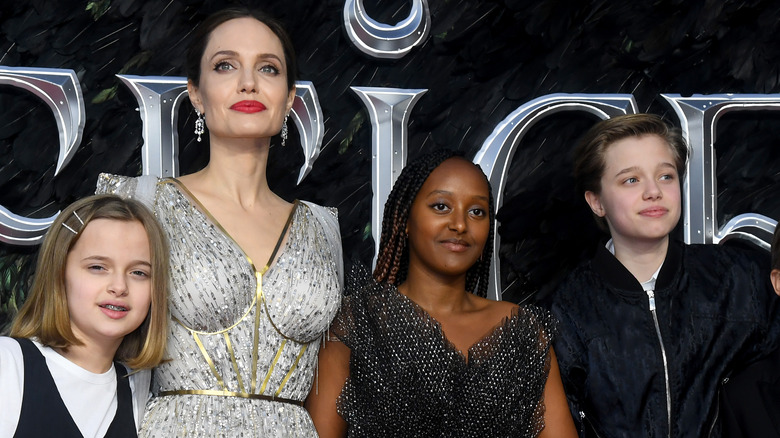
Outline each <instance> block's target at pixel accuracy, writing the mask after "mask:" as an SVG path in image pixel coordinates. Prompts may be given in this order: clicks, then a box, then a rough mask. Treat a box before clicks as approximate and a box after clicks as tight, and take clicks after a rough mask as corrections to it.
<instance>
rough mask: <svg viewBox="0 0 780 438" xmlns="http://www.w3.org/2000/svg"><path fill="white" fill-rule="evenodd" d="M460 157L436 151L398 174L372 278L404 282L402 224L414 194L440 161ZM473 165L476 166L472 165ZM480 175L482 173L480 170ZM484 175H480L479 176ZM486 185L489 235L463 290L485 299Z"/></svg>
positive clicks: (489, 245)
mask: <svg viewBox="0 0 780 438" xmlns="http://www.w3.org/2000/svg"><path fill="white" fill-rule="evenodd" d="M453 157H461V158H463V154H462V153H460V152H456V151H453V150H450V149H441V150H436V151H433V152H431V153H428V154H426V155H423V156H422V157H420V158H418V159H415V160H414V161H413V162H412V163H410V164H408V165H407V166H406V167H404V169H403V170H402V171H401V174H400V175H399V176H398V179H397V180H396V182H395V184H394V185H393V190H392V191H391V192H390V195H389V196H388V197H387V202H386V203H385V211H384V215H383V216H382V236H381V238H380V240H379V256H378V257H377V261H376V268H374V279H375V280H376V281H378V282H386V283H389V284H393V285H399V284H401V283H403V282H404V281H405V280H406V275H407V273H408V271H409V248H408V245H407V236H406V223H407V221H408V219H409V212H410V211H411V209H412V203H414V199H415V198H416V197H417V193H418V192H419V191H420V188H422V186H423V184H425V180H427V179H428V176H429V175H430V174H431V172H433V170H434V169H436V168H437V167H439V165H440V164H441V163H443V162H444V161H446V160H448V159H450V158H453ZM475 166H476V165H475ZM477 168H478V169H479V167H477ZM480 173H482V170H481V169H480ZM483 176H484V173H483ZM485 182H487V185H488V193H489V201H488V217H489V220H490V232H489V233H488V238H487V241H486V242H485V247H484V248H483V249H482V256H480V258H479V260H478V261H477V262H476V263H475V264H474V265H473V266H472V267H471V268H469V270H468V272H467V273H466V290H467V291H469V292H473V293H475V294H476V295H479V296H481V297H485V296H487V287H488V280H489V276H490V261H491V257H492V256H493V236H494V232H495V230H494V222H495V207H494V205H493V189H492V188H491V187H490V181H488V180H487V177H485Z"/></svg>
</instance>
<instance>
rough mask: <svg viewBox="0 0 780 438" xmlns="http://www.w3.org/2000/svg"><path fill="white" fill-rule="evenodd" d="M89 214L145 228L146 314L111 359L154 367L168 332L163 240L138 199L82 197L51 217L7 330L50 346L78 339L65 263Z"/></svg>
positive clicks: (165, 246)
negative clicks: (29, 283) (147, 262)
mask: <svg viewBox="0 0 780 438" xmlns="http://www.w3.org/2000/svg"><path fill="white" fill-rule="evenodd" d="M76 215H78V217H77V216H76ZM79 219H80V220H79ZM95 219H111V220H118V221H128V222H129V221H137V222H139V223H141V225H143V227H144V229H145V230H146V235H147V237H148V239H149V249H150V253H151V265H152V266H151V277H152V278H151V280H152V287H151V289H152V290H151V304H150V308H149V313H148V314H147V315H146V318H145V319H144V321H143V323H141V325H140V326H139V327H138V328H137V329H135V330H134V331H133V332H131V333H129V334H127V335H126V336H125V337H124V339H122V343H121V344H120V346H119V349H118V350H117V351H116V354H115V355H114V358H115V359H116V360H119V361H122V362H124V363H125V364H126V365H127V366H129V367H130V368H134V369H142V368H152V367H154V366H157V365H158V364H159V363H160V362H161V361H162V359H163V354H164V353H165V342H166V338H167V335H168V244H167V241H166V239H165V235H164V234H163V231H162V229H161V228H160V225H159V224H158V223H157V220H156V219H155V217H154V215H153V214H152V213H151V212H150V211H149V210H148V209H147V208H146V207H145V206H144V205H143V204H141V203H140V202H138V201H135V200H132V199H122V198H120V197H118V196H116V195H93V196H88V197H86V198H83V199H81V200H78V201H76V202H74V203H73V204H71V205H69V206H68V207H67V208H65V210H63V211H62V213H60V214H59V216H57V219H56V220H55V221H54V223H53V224H52V225H51V227H50V228H49V231H48V232H47V233H46V237H45V238H44V240H43V245H42V246H41V249H40V252H39V253H38V263H37V265H36V271H35V278H34V279H33V284H32V289H31V291H30V294H29V295H28V297H27V299H26V300H25V302H24V305H22V308H21V309H20V310H19V314H18V315H16V318H15V319H14V321H13V324H12V325H11V333H10V334H11V336H14V337H22V338H37V339H38V341H39V342H40V343H42V344H44V345H47V346H49V347H53V348H63V349H66V348H68V346H70V345H82V344H83V343H82V342H81V341H80V340H79V339H78V338H77V337H76V336H75V335H74V334H73V331H72V330H71V323H70V313H69V312H68V301H67V294H66V290H65V265H66V261H67V258H68V253H70V251H71V249H72V248H73V246H74V245H75V244H76V242H78V240H79V237H81V230H83V229H84V228H85V227H87V225H89V223H90V222H91V221H93V220H95ZM81 221H83V222H84V224H83V225H82V224H81ZM71 230H73V231H75V232H76V233H74V232H73V231H71Z"/></svg>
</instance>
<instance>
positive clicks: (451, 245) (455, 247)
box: [442, 239, 471, 252]
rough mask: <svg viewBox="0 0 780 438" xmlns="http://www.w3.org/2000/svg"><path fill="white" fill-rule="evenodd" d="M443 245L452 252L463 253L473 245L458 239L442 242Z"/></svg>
mask: <svg viewBox="0 0 780 438" xmlns="http://www.w3.org/2000/svg"><path fill="white" fill-rule="evenodd" d="M442 244H443V245H444V246H445V247H446V248H448V249H449V250H450V251H455V252H462V251H465V250H467V249H468V248H469V247H470V246H471V245H470V244H468V243H467V242H464V241H462V240H457V239H449V240H445V241H443V242H442Z"/></svg>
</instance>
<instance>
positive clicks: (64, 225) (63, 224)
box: [62, 222, 79, 236]
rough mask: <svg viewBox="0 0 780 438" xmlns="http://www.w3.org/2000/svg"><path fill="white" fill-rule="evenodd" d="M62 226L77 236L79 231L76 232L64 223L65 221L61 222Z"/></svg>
mask: <svg viewBox="0 0 780 438" xmlns="http://www.w3.org/2000/svg"><path fill="white" fill-rule="evenodd" d="M62 226H63V227H65V228H67V229H68V231H70V232H71V233H73V234H75V235H77V236H78V234H79V233H77V232H76V230H74V229H73V228H71V227H69V226H68V224H66V223H65V222H63V223H62Z"/></svg>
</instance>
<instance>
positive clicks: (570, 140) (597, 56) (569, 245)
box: [0, 0, 780, 326]
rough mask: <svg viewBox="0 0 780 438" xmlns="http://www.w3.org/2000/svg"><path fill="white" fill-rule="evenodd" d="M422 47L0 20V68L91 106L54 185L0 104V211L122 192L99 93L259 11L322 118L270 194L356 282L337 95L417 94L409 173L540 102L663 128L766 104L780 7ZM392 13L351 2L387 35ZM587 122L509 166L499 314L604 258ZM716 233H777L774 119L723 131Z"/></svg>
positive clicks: (360, 186) (113, 90)
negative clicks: (101, 181)
mask: <svg viewBox="0 0 780 438" xmlns="http://www.w3.org/2000/svg"><path fill="white" fill-rule="evenodd" d="M429 1H430V10H431V21H432V29H431V32H430V36H429V38H428V39H427V41H426V42H425V44H424V45H423V46H422V47H419V48H416V49H414V50H413V51H412V52H411V53H410V54H409V55H407V56H406V57H404V58H402V59H400V60H397V61H389V60H377V59H372V58H369V57H367V56H365V55H362V54H361V53H360V52H358V51H357V50H356V49H355V48H354V47H353V46H352V44H351V42H350V41H349V39H348V38H347V37H346V35H345V33H344V30H343V28H342V23H341V21H342V8H343V6H344V5H343V0H286V1H279V0H271V1H265V2H251V1H244V2H230V1H214V0H206V1H195V0H167V1H141V0H98V1H90V2H85V1H73V0H59V1H51V0H46V1H44V0H37V1H36V0H27V1H23V2H11V1H4V2H2V5H0V36H2V38H0V64H2V65H7V66H25V67H49V68H67V69H73V70H74V71H76V73H77V74H78V77H79V80H80V83H81V87H82V91H83V94H84V98H85V101H86V112H87V121H86V126H85V129H84V136H83V141H82V143H81V145H80V146H79V149H78V152H77V153H76V156H75V158H74V159H73V160H72V161H71V163H70V164H69V165H68V166H67V167H65V168H64V169H63V170H62V172H61V173H60V174H59V175H58V176H57V177H54V176H53V174H54V166H55V164H56V157H57V149H58V146H57V145H58V140H57V131H56V125H55V123H54V119H53V117H52V116H51V114H50V113H49V110H48V108H47V107H46V106H45V105H44V104H43V103H42V102H41V101H39V100H38V99H37V98H36V97H34V96H32V95H31V94H29V93H27V92H25V91H21V90H17V89H14V88H12V87H8V86H0V205H3V206H5V207H6V208H8V209H10V210H11V211H13V212H14V213H17V214H22V215H26V216H31V217H45V216H49V215H51V214H52V213H53V212H56V211H57V210H58V209H60V208H62V207H64V206H66V205H67V204H69V203H70V202H72V201H74V200H75V199H77V198H79V197H81V196H84V195H88V194H90V193H92V192H93V190H94V185H95V180H96V177H97V175H98V173H99V172H112V173H118V174H125V175H137V174H139V172H140V169H141V155H140V150H141V145H142V138H141V123H140V119H139V117H138V113H137V110H136V107H137V104H136V102H135V99H134V98H133V97H132V95H131V94H130V93H129V91H127V90H126V89H125V88H124V87H123V86H122V85H120V84H119V81H118V80H117V79H116V77H115V76H114V75H115V74H119V73H126V74H136V75H173V76H180V75H183V69H182V67H181V66H182V64H183V59H184V47H185V46H186V43H187V40H188V36H189V33H190V32H191V30H192V29H193V27H194V26H195V25H196V24H197V23H198V22H200V21H201V20H202V19H203V17H205V16H206V15H208V14H209V13H210V12H213V11H215V10H217V9H220V8H222V7H225V6H226V5H229V4H248V5H250V6H256V7H261V8H263V9H265V10H266V11H267V12H269V13H271V14H272V15H274V16H276V17H278V18H279V19H281V20H282V21H283V22H284V23H285V24H286V25H287V28H288V30H289V32H290V34H291V36H292V39H293V41H294V43H295V46H296V50H297V52H298V59H299V66H300V67H299V72H300V78H301V79H302V80H308V81H312V82H314V84H315V86H316V88H317V93H318V94H319V97H320V104H321V106H322V110H323V112H324V115H325V119H326V120H325V128H326V133H325V139H324V141H323V150H322V153H321V155H320V157H319V159H318V160H317V161H316V162H315V164H314V167H313V170H312V172H311V173H310V174H309V176H308V177H307V178H306V179H305V180H304V181H303V182H302V183H301V184H300V185H299V186H296V185H295V179H296V176H297V172H298V168H299V166H300V165H301V163H302V162H303V155H302V153H301V152H300V150H299V149H297V148H296V147H295V146H296V142H297V136H296V135H292V140H293V141H292V147H291V146H290V145H289V144H288V146H287V147H286V148H284V149H281V148H274V149H272V157H271V164H270V169H269V174H270V177H269V179H270V181H272V182H273V183H274V185H275V186H274V187H275V189H276V190H277V191H278V192H279V193H280V194H281V195H282V196H284V197H286V198H288V199H292V198H296V197H297V198H301V199H309V200H312V201H315V202H318V203H321V204H325V205H330V206H336V207H338V208H339V211H340V217H341V230H342V233H343V239H344V254H345V257H346V258H347V259H348V260H358V261H362V262H364V263H370V260H371V256H372V254H373V249H372V248H373V241H372V239H371V233H370V221H371V217H370V213H369V206H370V203H371V196H372V192H371V183H370V176H371V170H370V159H371V158H370V155H371V139H370V133H371V126H370V123H369V120H368V116H367V114H366V112H365V111H364V109H363V106H362V105H361V104H360V102H359V100H358V99H357V98H356V96H354V94H353V93H352V92H351V91H350V90H349V87H350V86H353V85H356V86H374V87H397V88H427V89H428V90H429V91H428V92H427V93H426V94H425V96H423V98H422V99H421V100H420V101H419V102H418V103H417V105H416V106H415V108H414V110H413V112H412V115H411V118H410V123H409V159H413V158H414V157H415V156H417V155H419V154H420V153H422V152H424V151H427V150H430V149H433V148H439V147H450V148H455V149H460V150H462V151H464V152H465V153H466V154H467V155H468V156H473V154H474V153H475V152H476V151H477V150H478V149H479V147H480V146H481V145H482V143H483V141H484V140H485V139H486V138H487V136H488V135H489V134H490V133H491V132H492V130H493V128H494V127H495V126H496V124H497V123H499V122H500V121H501V120H502V119H504V118H505V117H506V116H507V115H508V114H510V113H511V112H512V111H513V110H514V109H516V108H517V107H518V106H519V105H521V104H523V103H525V102H527V101H529V100H531V99H533V98H536V97H539V96H543V95H546V94H550V93H557V92H565V93H633V95H634V96H635V98H636V100H637V102H638V104H639V107H640V110H642V111H647V112H652V113H656V114H659V115H663V116H667V117H668V118H669V120H671V121H672V122H673V123H678V122H677V119H676V117H675V116H674V114H673V113H672V112H671V109H670V108H669V107H668V106H667V105H666V104H665V103H664V102H662V100H661V98H660V96H659V95H660V94H661V93H680V94H683V95H690V94H713V93H725V92H730V93H778V92H780V91H779V90H780V83H779V82H780V38H778V36H777V34H778V31H780V28H779V24H780V3H778V2H776V1H770V0H763V1H762V0H748V1H736V0H706V1H701V0H694V1H689V0H657V1H653V2H611V1H603V0H583V1H579V2H568V1H554V0H534V1H527V0H504V1H499V0H429ZM410 3H411V2H409V1H405V0H393V1H390V0H366V1H365V6H366V8H367V9H368V11H369V12H370V14H371V16H372V17H373V18H374V19H376V20H378V21H382V22H386V23H396V22H398V21H400V20H401V19H403V18H405V17H406V14H407V13H408V11H409V8H410ZM179 120H180V133H181V136H180V147H181V168H182V172H183V173H187V172H191V171H194V170H197V168H198V167H199V166H202V165H203V164H204V159H205V157H206V155H205V152H206V151H205V149H204V144H202V143H197V142H195V141H194V136H193V134H192V128H193V123H194V119H193V114H192V111H191V108H190V107H189V106H188V105H185V108H182V113H181V117H180V118H179ZM594 121H595V119H593V118H591V117H589V116H586V115H572V114H564V115H556V116H553V117H550V118H548V119H546V120H544V121H543V122H541V123H539V124H538V125H537V126H536V127H534V128H533V130H532V131H531V132H530V133H529V135H528V136H527V137H526V138H525V140H524V141H523V143H522V145H521V147H520V148H519V150H518V151H517V153H516V155H515V159H514V162H513V165H512V168H511V178H510V183H509V184H508V187H507V190H506V198H505V203H504V207H503V208H502V209H501V211H500V212H499V219H500V220H501V223H502V225H501V228H500V229H499V232H500V233H501V236H502V248H501V254H500V257H501V260H502V276H503V279H502V285H503V287H504V289H505V295H504V296H505V298H507V299H510V300H513V301H523V300H534V299H538V298H539V297H543V296H545V295H546V294H548V293H549V292H550V290H551V289H552V288H553V287H554V285H555V284H556V282H557V281H558V280H559V279H560V278H561V276H562V275H563V274H564V273H565V272H566V271H567V270H568V269H570V268H571V267H572V265H573V264H575V263H576V262H577V260H579V259H581V258H582V257H583V255H584V254H586V253H588V252H590V251H591V250H592V249H593V248H594V247H595V245H596V244H597V243H598V242H599V240H600V239H601V238H602V236H601V235H599V234H598V231H597V230H596V228H595V226H594V225H593V223H592V220H591V219H590V213H589V211H588V210H587V208H586V206H585V203H584V202H583V201H582V199H581V198H580V196H579V195H577V194H576V193H575V192H574V189H573V180H572V178H571V176H570V168H571V158H570V155H569V151H570V149H571V148H572V145H573V144H574V142H576V140H577V138H578V137H579V136H580V135H581V134H582V133H583V132H584V130H586V129H587V128H588V127H589V126H590V125H591V124H593V123H594ZM717 135H718V142H717V144H716V146H717V157H718V209H719V211H718V222H719V223H720V224H724V223H725V222H726V220H728V218H730V217H732V216H735V215H737V214H740V213H745V212H756V213H761V214H764V215H767V216H770V217H773V218H775V219H778V218H780V196H778V195H777V193H780V192H778V188H780V176H779V173H780V160H778V158H779V156H780V147H779V146H780V145H778V140H777V139H778V138H780V115H778V114H773V113H770V112H755V113H747V114H745V113H743V114H736V115H727V116H726V117H724V118H723V120H722V121H721V123H720V124H719V125H718V133H717ZM36 251H37V247H18V246H10V245H6V244H0V326H2V325H3V324H4V323H6V322H7V321H8V319H9V315H11V314H12V313H13V312H14V311H15V309H16V308H18V306H20V305H21V303H22V302H23V300H24V298H25V296H26V291H27V287H28V283H29V280H30V277H31V275H32V273H33V270H34V263H35V256H36Z"/></svg>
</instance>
